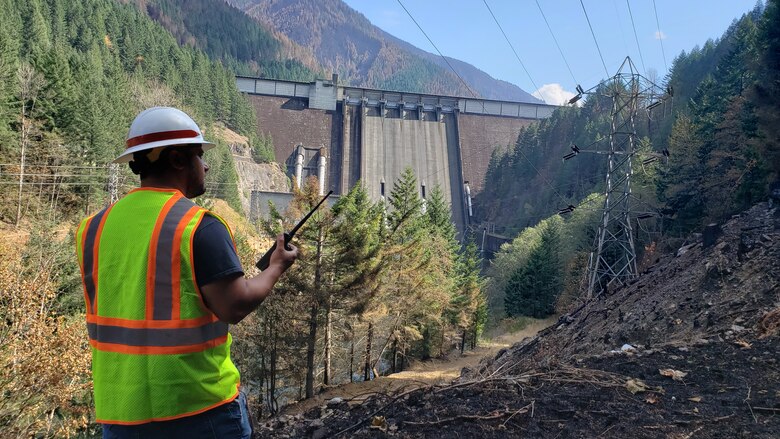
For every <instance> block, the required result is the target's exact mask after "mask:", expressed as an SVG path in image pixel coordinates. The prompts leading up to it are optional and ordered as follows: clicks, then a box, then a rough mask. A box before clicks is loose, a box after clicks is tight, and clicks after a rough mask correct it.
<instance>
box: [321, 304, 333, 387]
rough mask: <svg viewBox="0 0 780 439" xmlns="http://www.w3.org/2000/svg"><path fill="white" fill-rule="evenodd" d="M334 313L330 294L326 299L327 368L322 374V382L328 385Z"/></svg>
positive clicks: (325, 360)
mask: <svg viewBox="0 0 780 439" xmlns="http://www.w3.org/2000/svg"><path fill="white" fill-rule="evenodd" d="M332 314H333V298H332V297H330V296H328V299H327V300H326V301H325V359H324V362H325V364H324V366H325V370H324V371H323V374H322V382H323V384H325V385H326V386H328V385H330V380H331V375H330V355H331V343H332V341H331V340H332V329H331V317H332Z"/></svg>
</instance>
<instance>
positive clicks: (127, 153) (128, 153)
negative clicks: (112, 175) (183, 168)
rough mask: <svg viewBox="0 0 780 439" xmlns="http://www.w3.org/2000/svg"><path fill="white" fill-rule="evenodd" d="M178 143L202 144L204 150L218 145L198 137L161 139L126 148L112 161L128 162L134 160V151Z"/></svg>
mask: <svg viewBox="0 0 780 439" xmlns="http://www.w3.org/2000/svg"><path fill="white" fill-rule="evenodd" d="M176 145H200V146H201V147H203V151H208V150H210V149H211V148H213V147H215V146H217V145H216V144H214V143H212V142H209V141H206V140H197V139H175V140H160V141H157V142H149V143H144V144H143V145H138V146H134V147H132V148H127V149H125V150H124V151H123V152H122V154H121V155H120V156H119V157H117V158H116V159H114V161H113V162H112V163H127V162H129V161H131V160H133V153H135V152H138V151H146V150H152V149H154V148H158V147H160V146H176Z"/></svg>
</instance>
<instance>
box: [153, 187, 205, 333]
mask: <svg viewBox="0 0 780 439" xmlns="http://www.w3.org/2000/svg"><path fill="white" fill-rule="evenodd" d="M194 205H195V203H193V202H192V201H190V200H188V199H187V198H184V197H182V198H180V199H179V200H178V201H176V202H175V203H174V204H173V206H172V207H171V209H170V210H169V211H168V214H167V215H166V216H165V219H164V220H163V224H162V226H161V227H160V235H159V236H158V237H157V250H156V261H157V262H156V264H155V268H154V312H153V315H152V319H154V320H170V319H171V318H172V316H171V312H172V310H173V294H174V291H173V279H172V276H171V266H172V261H173V252H174V251H179V249H175V250H174V249H173V238H174V235H175V234H176V227H177V226H178V225H179V222H180V221H181V219H182V218H183V217H184V214H186V213H187V211H188V210H190V208H192V206H194ZM178 293H179V292H178V291H176V292H175V294H178Z"/></svg>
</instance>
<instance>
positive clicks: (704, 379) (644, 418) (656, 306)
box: [261, 203, 780, 438]
mask: <svg viewBox="0 0 780 439" xmlns="http://www.w3.org/2000/svg"><path fill="white" fill-rule="evenodd" d="M708 238H709V237H708ZM707 241H708V242H707V243H706V244H707V245H706V246H705V243H704V242H702V240H701V238H700V237H696V236H694V237H692V241H691V243H690V244H689V245H687V246H685V247H683V248H681V249H680V250H679V251H678V252H677V254H676V255H668V256H664V257H662V258H660V259H659V261H658V262H657V263H656V264H655V265H654V266H652V267H650V268H649V269H647V271H646V272H645V273H644V274H643V275H642V276H641V277H640V278H639V279H638V280H637V281H636V282H634V283H633V284H632V285H629V286H627V287H625V288H621V289H618V290H616V291H614V292H611V293H610V294H609V295H607V296H603V297H600V298H598V299H596V300H593V301H591V302H590V303H586V304H585V305H583V306H581V307H580V308H578V309H576V310H574V311H573V312H572V313H571V314H570V315H568V316H565V317H564V318H562V319H561V321H559V323H558V324H556V325H553V326H552V327H550V328H548V329H547V330H545V331H543V332H542V333H541V334H540V335H539V336H537V337H534V338H532V339H527V340H525V341H523V342H521V343H519V344H516V345H515V346H513V347H512V348H510V349H507V350H505V351H502V352H500V353H499V354H498V355H497V356H496V357H495V358H491V359H489V360H486V361H484V362H483V363H482V364H481V365H480V366H479V367H477V368H474V369H473V370H464V372H463V374H462V376H461V377H460V378H459V379H458V380H456V381H454V382H453V383H450V384H447V385H439V386H431V387H427V388H424V389H417V390H413V391H409V392H406V393H396V394H389V395H384V396H377V397H373V398H370V399H368V400H366V401H365V402H363V403H362V404H360V405H354V406H350V403H349V401H344V400H338V399H336V400H331V401H330V402H329V403H328V404H327V405H324V406H322V407H318V408H315V409H313V410H310V411H309V412H307V413H306V414H305V415H303V416H299V417H297V418H295V417H292V418H290V417H288V418H277V419H273V420H269V421H266V422H265V423H264V424H262V428H261V433H262V434H263V435H268V436H270V437H318V438H320V437H521V436H522V437H526V436H527V437H542V438H557V437H583V438H590V437H612V438H624V437H640V438H645V437H647V438H655V437H667V438H692V437H695V438H743V437H744V438H748V437H750V438H774V437H778V435H780V386H779V385H778V383H780V245H779V244H780V210H778V209H777V208H775V207H770V206H769V205H768V204H767V203H763V204H759V205H757V206H755V207H754V208H752V209H751V210H749V211H747V212H745V213H744V214H742V215H740V216H739V217H736V218H733V219H732V220H730V221H729V222H727V223H726V224H724V225H723V226H722V228H721V233H720V234H719V236H717V239H715V240H712V242H710V240H709V239H708V240H707ZM264 437H265V436H264Z"/></svg>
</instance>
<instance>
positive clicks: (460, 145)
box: [236, 75, 556, 232]
mask: <svg viewBox="0 0 780 439" xmlns="http://www.w3.org/2000/svg"><path fill="white" fill-rule="evenodd" d="M236 83H237V86H238V89H239V90H240V91H242V92H244V93H246V94H247V95H248V98H249V100H250V102H251V103H252V105H253V106H254V107H255V110H256V112H257V123H258V127H259V128H258V129H259V131H260V133H259V134H264V135H270V136H271V138H272V140H273V145H274V155H275V158H276V161H277V162H278V163H280V164H283V166H286V169H287V174H288V175H289V176H290V177H291V178H292V179H293V180H296V181H297V182H298V183H299V184H300V183H301V182H302V181H303V180H305V179H306V178H308V177H309V176H311V175H314V176H317V177H318V179H319V181H320V185H321V186H320V190H321V191H322V192H326V191H327V190H333V191H334V194H337V195H341V194H346V193H347V192H348V191H349V189H350V188H351V187H352V186H353V185H354V184H356V183H357V182H358V181H360V182H362V184H363V185H364V186H365V187H366V189H367V190H368V193H369V195H370V196H371V197H372V199H374V200H383V199H386V197H387V196H389V195H390V192H391V190H392V188H393V184H394V183H395V181H396V179H397V178H398V177H399V176H400V174H401V172H402V171H403V170H404V169H405V168H407V167H411V168H412V170H413V171H414V173H415V175H416V176H417V181H418V185H419V194H420V196H421V197H422V198H427V197H428V196H429V195H430V191H431V190H433V188H434V187H435V186H437V185H438V186H440V187H441V189H442V191H443V192H444V195H445V197H446V199H447V201H448V202H449V203H450V205H451V207H452V220H453V222H454V223H455V225H456V226H457V229H458V231H459V232H463V231H464V230H466V229H467V228H468V226H469V225H470V224H471V217H472V214H473V211H472V210H471V203H472V200H473V198H474V197H477V196H479V193H480V191H481V190H482V188H483V184H484V177H485V173H486V171H487V167H488V163H489V161H490V156H491V154H492V152H493V150H494V149H496V148H497V147H506V146H508V145H513V144H514V143H515V141H516V140H517V135H518V134H519V132H520V130H521V129H522V128H523V127H526V126H528V125H529V124H531V123H533V122H535V121H537V120H539V119H542V118H546V117H549V116H550V115H551V114H552V112H553V111H554V110H555V108H556V107H555V106H551V105H544V104H530V103H519V102H508V101H506V102H505V101H495V100H481V99H470V98H462V97H452V96H436V95H425V94H419V93H404V92H397V91H388V90H376V89H367V88H358V87H346V86H340V85H338V80H337V77H336V76H335V75H334V77H333V78H332V79H331V80H316V81H314V82H311V83H307V82H292V81H281V80H272V79H260V78H249V77H237V78H236ZM289 198H290V195H289V194H280V193H271V192H261V191H253V193H252V194H251V202H250V206H251V207H250V210H251V211H250V217H257V215H258V214H259V213H260V212H264V211H265V208H264V207H265V206H266V205H267V201H268V200H272V201H274V202H275V203H276V204H277V205H278V206H281V205H286V200H289Z"/></svg>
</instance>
